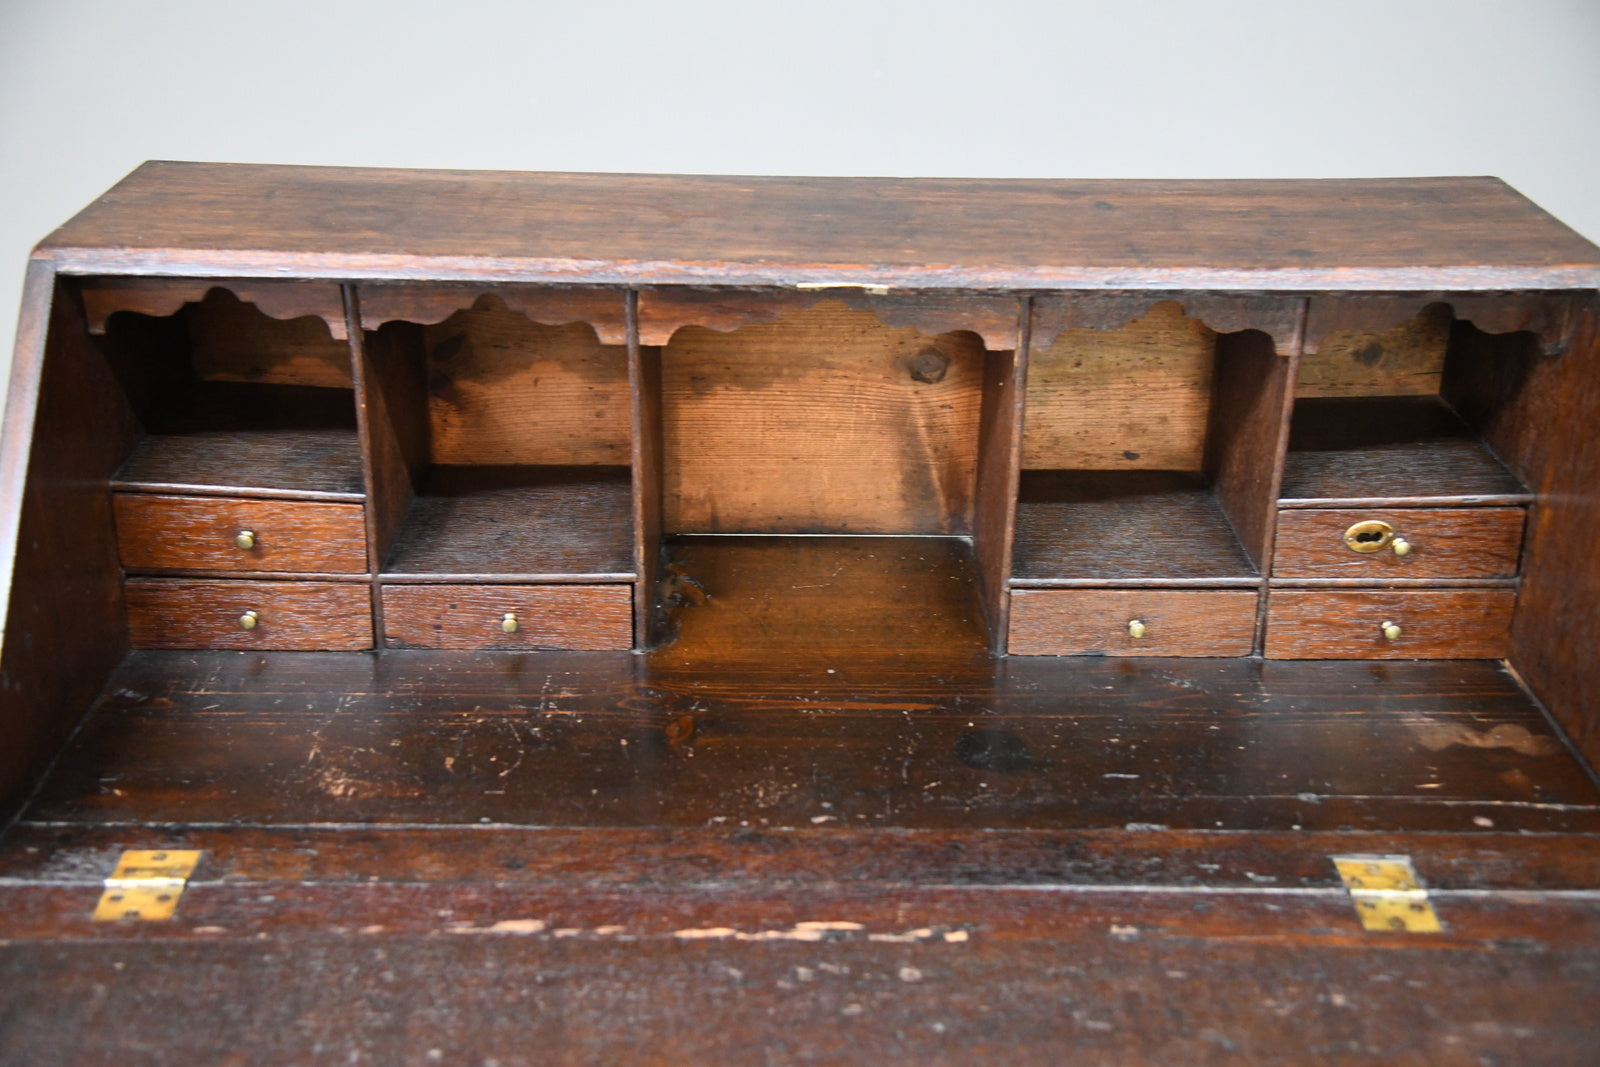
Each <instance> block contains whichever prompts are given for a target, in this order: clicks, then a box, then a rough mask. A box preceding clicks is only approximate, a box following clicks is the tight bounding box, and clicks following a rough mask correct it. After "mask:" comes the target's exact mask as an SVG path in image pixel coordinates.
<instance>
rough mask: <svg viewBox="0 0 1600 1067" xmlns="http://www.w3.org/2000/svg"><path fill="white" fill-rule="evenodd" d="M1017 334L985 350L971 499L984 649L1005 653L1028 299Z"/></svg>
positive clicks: (1019, 464) (1025, 375) (1025, 376)
mask: <svg viewBox="0 0 1600 1067" xmlns="http://www.w3.org/2000/svg"><path fill="white" fill-rule="evenodd" d="M1017 316H1018V318H1017V333H1016V338H1015V341H1014V343H1013V344H1014V347H1013V348H1011V349H1010V350H1009V351H999V352H986V353H985V354H984V360H983V403H982V407H981V409H980V411H979V416H978V484H977V492H976V494H975V496H974V501H973V523H972V555H973V560H974V562H975V563H976V564H977V578H978V596H979V599H980V601H981V602H982V604H983V611H984V617H985V619H986V620H987V621H988V624H989V646H990V648H991V649H993V651H994V653H995V654H996V655H1000V656H1003V655H1005V652H1006V635H1007V632H1008V630H1009V628H1010V617H1011V595H1010V592H1009V591H1008V587H1007V582H1008V580H1009V579H1010V577H1011V572H1012V553H1013V548H1014V545H1015V542H1016V525H1017V489H1018V482H1019V479H1020V477H1021V474H1022V470H1021V467H1022V418H1023V404H1024V398H1025V397H1026V395H1027V383H1028V352H1029V349H1030V348H1031V345H1032V342H1031V335H1030V332H1029V329H1030V328H1029V322H1030V320H1031V319H1032V315H1031V313H1030V309H1029V299H1028V298H1027V297H1023V298H1021V299H1020V300H1018V302H1017Z"/></svg>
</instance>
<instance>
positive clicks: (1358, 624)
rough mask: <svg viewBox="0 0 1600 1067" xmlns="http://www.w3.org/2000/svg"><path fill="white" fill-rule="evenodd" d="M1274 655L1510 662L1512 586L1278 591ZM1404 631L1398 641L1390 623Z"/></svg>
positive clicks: (1270, 614)
mask: <svg viewBox="0 0 1600 1067" xmlns="http://www.w3.org/2000/svg"><path fill="white" fill-rule="evenodd" d="M1270 596H1271V602H1270V605H1269V607H1268V611H1267V644H1266V654H1267V655H1268V656H1269V657H1271V658H1273V659H1503V658H1504V657H1505V655H1506V652H1507V650H1508V648H1509V647H1510V639H1511V638H1510V631H1511V614H1512V609H1513V607H1514V606H1515V604H1516V599H1517V595H1516V591H1515V590H1512V589H1448V590H1444V589H1441V590H1430V589H1363V590H1346V589H1339V590H1333V589H1326V590H1324V589H1317V590H1311V589H1273V590H1272V591H1271V594H1270ZM1385 622H1393V623H1395V624H1396V625H1398V626H1399V627H1400V629H1401V634H1400V636H1399V637H1398V638H1396V639H1394V640H1389V639H1387V638H1385V637H1384V635H1383V630H1382V627H1383V624H1384V623H1385Z"/></svg>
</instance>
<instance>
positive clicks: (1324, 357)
mask: <svg viewBox="0 0 1600 1067" xmlns="http://www.w3.org/2000/svg"><path fill="white" fill-rule="evenodd" d="M1391 299H1392V298H1389V297H1348V296H1316V297H1313V298H1311V301H1310V305H1311V307H1310V314H1309V317H1308V320H1307V338H1306V340H1307V346H1306V351H1305V353H1304V354H1303V355H1302V356H1301V358H1300V375H1299V378H1298V379H1297V383H1296V385H1295V395H1296V396H1302V397H1306V396H1311V397H1315V396H1433V395H1435V394H1436V393H1438V392H1439V379H1440V376H1441V375H1442V374H1443V372H1444V362H1445V349H1446V347H1447V346H1448V344H1449V341H1450V329H1451V325H1452V322H1453V320H1452V319H1451V317H1450V307H1449V305H1447V304H1443V303H1432V304H1427V305H1424V306H1423V307H1422V308H1420V309H1419V310H1418V312H1417V314H1416V315H1415V317H1412V318H1409V319H1405V320H1403V321H1401V322H1399V323H1398V325H1393V326H1389V327H1388V328H1385V329H1378V328H1373V327H1377V326H1380V325H1382V324H1384V323H1386V322H1388V320H1389V319H1390V318H1391V317H1392V316H1393V315H1397V314H1398V311H1393V312H1391V306H1390V301H1391ZM1404 304H1405V306H1406V307H1409V306H1411V304H1412V302H1411V301H1409V300H1407V301H1405V302H1404ZM1364 327H1365V328H1364ZM1313 331H1316V332H1315V333H1313ZM1313 340H1315V341H1316V347H1315V348H1313V347H1312V346H1311V342H1312V341H1313Z"/></svg>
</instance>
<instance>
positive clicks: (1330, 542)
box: [1272, 508, 1523, 578]
mask: <svg viewBox="0 0 1600 1067" xmlns="http://www.w3.org/2000/svg"><path fill="white" fill-rule="evenodd" d="M1522 521H1523V510H1522V509H1521V508H1406V509H1383V510H1377V511H1366V510H1360V509H1354V510H1342V509H1340V510H1335V509H1322V508H1314V509H1308V510H1305V511H1300V510H1290V511H1281V512H1279V513H1278V541H1277V549H1276V551H1275V553H1274V559H1273V564H1272V573H1273V575H1274V576H1275V577H1278V578H1511V577H1514V576H1515V575H1516V573H1517V559H1518V557H1519V556H1520V555H1521V553H1522ZM1362 523H1366V524H1370V525H1369V526H1368V527H1367V528H1366V529H1364V530H1358V531H1357V532H1356V533H1354V534H1352V539H1354V540H1357V543H1358V544H1366V545H1374V546H1381V547H1378V550H1377V551H1375V552H1357V551H1355V550H1354V549H1352V548H1351V547H1350V546H1349V545H1348V544H1347V543H1346V540H1345V536H1346V532H1347V531H1351V530H1356V528H1357V526H1358V524H1362ZM1380 523H1381V524H1382V526H1381V527H1380V526H1378V524H1380ZM1383 527H1387V528H1388V532H1385V531H1384V530H1383ZM1363 535H1364V536H1365V537H1367V538H1369V539H1373V540H1368V541H1366V542H1361V541H1360V540H1359V538H1360V537H1361V536H1363ZM1401 542H1403V544H1401ZM1397 546H1399V547H1400V548H1401V552H1396V551H1395V549H1396V547H1397Z"/></svg>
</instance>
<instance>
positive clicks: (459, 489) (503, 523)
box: [383, 467, 634, 581]
mask: <svg viewBox="0 0 1600 1067" xmlns="http://www.w3.org/2000/svg"><path fill="white" fill-rule="evenodd" d="M632 511H633V503H632V489H631V479H630V478H629V475H628V471H627V469H626V468H615V467H509V468H507V467H434V468H433V469H432V471H431V472H430V474H429V477H428V481H427V483H426V486H425V488H424V491H423V492H422V493H420V494H418V496H417V498H416V500H415V501H413V503H412V505H411V510H410V512H409V513H408V514H407V516H406V523H405V526H404V528H403V529H402V530H401V531H400V535H399V537H398V538H397V539H396V541H395V544H394V548H393V550H392V551H391V552H390V554H389V559H388V561H387V562H386V563H385V565H384V568H383V570H384V572H385V573H386V574H394V575H413V576H434V577H454V578H459V579H467V578H473V577H483V576H493V575H498V576H501V577H502V578H505V579H515V578H522V579H543V578H552V577H554V578H560V577H572V576H580V577H590V578H608V579H612V580H618V581H631V580H632V579H633V578H634V572H633V566H634V564H633V532H632V528H631V527H632V522H631V515H632Z"/></svg>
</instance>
